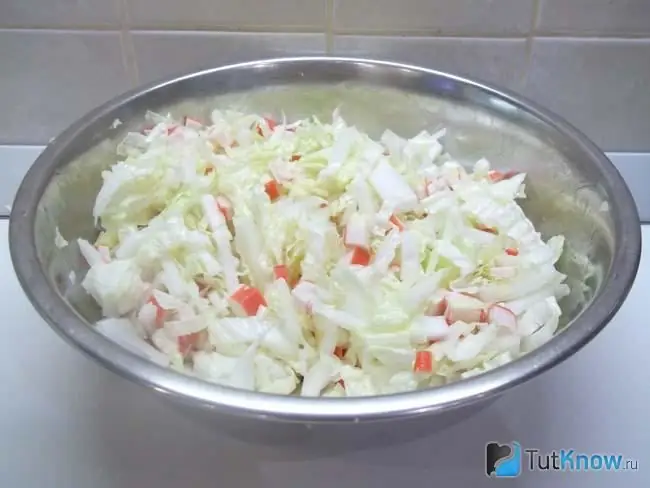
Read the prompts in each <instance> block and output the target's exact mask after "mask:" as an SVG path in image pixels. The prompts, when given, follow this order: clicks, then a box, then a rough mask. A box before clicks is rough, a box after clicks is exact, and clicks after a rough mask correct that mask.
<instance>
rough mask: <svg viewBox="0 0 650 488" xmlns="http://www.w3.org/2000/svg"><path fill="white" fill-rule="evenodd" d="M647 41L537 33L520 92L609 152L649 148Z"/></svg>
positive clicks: (649, 48)
mask: <svg viewBox="0 0 650 488" xmlns="http://www.w3.org/2000/svg"><path fill="white" fill-rule="evenodd" d="M649 80H650V40H640V39H639V40H630V39H628V40H622V39H565V38H557V39H555V38H546V39H544V38H542V39H540V38H536V39H535V41H534V43H533V50H532V62H531V71H530V73H529V74H528V82H527V85H526V87H525V90H524V93H525V94H526V95H528V96H530V97H531V98H532V99H534V100H536V101H538V102H540V103H541V104H542V105H544V106H546V107H547V108H549V109H551V110H553V111H555V112H557V113H558V114H560V115H562V116H564V117H566V118H567V119H568V120H569V121H570V122H572V123H573V124H574V125H575V126H576V127H578V128H579V129H580V130H582V131H583V132H585V133H586V134H587V135H588V136H590V137H591V138H592V139H593V140H594V141H595V142H596V143H597V144H599V145H600V146H601V147H602V148H604V149H605V150H607V151H647V150H648V149H650V137H649V134H650V96H648V81H649Z"/></svg>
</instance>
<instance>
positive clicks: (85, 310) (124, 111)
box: [35, 65, 617, 325]
mask: <svg viewBox="0 0 650 488" xmlns="http://www.w3.org/2000/svg"><path fill="white" fill-rule="evenodd" d="M359 69H363V70H364V71H363V73H364V76H358V73H357V72H355V76H350V75H349V74H347V72H345V71H341V72H339V71H336V70H333V71H331V72H328V73H329V74H328V73H325V74H324V73H322V72H319V73H317V74H314V75H313V76H312V75H310V73H312V71H310V70H309V69H304V67H298V68H296V69H293V70H292V69H287V70H285V71H282V72H281V74H278V72H277V71H272V72H271V74H266V71H265V70H264V69H260V68H259V67H257V68H256V66H255V65H251V66H250V67H249V68H248V69H247V70H244V71H245V72H244V73H243V74H242V73H235V74H232V73H229V72H228V71H227V70H226V71H219V70H216V71H213V72H206V73H203V74H200V75H198V76H191V77H187V78H184V79H181V80H176V81H175V82H173V83H166V84H161V85H159V86H157V87H155V88H154V89H151V90H148V91H144V92H140V93H138V94H133V95H129V96H126V97H124V98H123V99H122V100H118V101H116V102H109V104H107V105H106V106H104V107H102V108H100V109H98V110H97V111H96V112H94V113H91V114H90V115H89V116H88V117H87V118H86V120H85V121H84V123H80V124H77V125H75V126H73V127H72V128H70V129H68V131H66V132H65V133H64V134H62V135H61V136H60V137H59V138H57V139H58V140H57V141H56V142H55V143H54V144H53V145H52V147H51V148H50V149H49V150H50V151H51V154H50V156H53V157H54V158H55V159H56V162H57V163H56V164H55V165H53V167H52V169H51V171H52V174H51V178H50V180H49V183H48V184H46V185H45V186H44V187H43V188H41V189H38V191H39V192H41V197H40V201H39V203H38V207H37V210H36V215H35V242H36V249H37V256H38V260H39V262H40V266H41V267H42V269H43V271H44V272H45V273H46V274H47V276H48V277H49V279H50V280H51V284H52V286H53V287H54V288H56V290H57V291H58V293H59V295H60V296H61V297H62V298H63V299H64V300H65V301H66V302H67V304H68V305H69V307H71V308H72V309H73V310H74V311H75V312H76V313H77V314H78V316H80V317H81V318H82V319H83V320H84V321H86V322H87V323H92V322H94V321H96V320H97V319H98V318H99V317H100V312H99V309H98V307H97V306H96V305H95V303H94V302H93V300H92V299H91V298H90V297H89V296H88V295H86V293H85V292H84V291H83V289H82V288H81V286H80V284H79V283H80V282H81V280H82V278H83V276H84V274H85V272H86V265H85V262H84V260H83V258H82V257H81V255H80V253H79V250H78V247H77V246H76V243H75V242H74V239H75V238H77V237H83V238H87V239H92V238H93V237H94V236H95V235H96V233H97V230H96V229H95V226H94V221H93V218H92V214H91V211H92V207H93V203H94V199H95V196H96V194H97V192H98V190H99V187H100V184H101V172H102V170H104V169H106V168H108V167H109V166H110V165H111V164H112V163H114V162H115V161H116V155H115V148H116V146H117V144H118V143H119V142H120V140H121V139H122V137H123V136H124V134H125V133H126V132H127V131H129V130H138V129H140V128H141V127H142V126H143V125H145V122H144V113H145V112H146V110H148V109H149V110H154V111H157V112H171V113H172V114H174V115H176V116H179V117H180V116H183V115H190V116H193V117H197V118H207V117H208V116H209V113H210V111H211V110H212V109H214V108H217V107H219V108H237V109H240V110H244V111H252V112H257V113H263V114H270V115H274V116H276V117H281V116H283V115H284V116H286V117H287V119H288V120H294V119H297V118H302V117H306V116H311V115H316V116H318V117H320V118H322V119H324V120H327V119H328V118H329V117H331V113H332V111H333V110H334V109H336V108H339V109H340V111H341V113H342V115H343V117H344V118H345V119H346V121H348V122H349V123H351V124H355V125H356V126H358V127H359V128H360V129H361V130H364V131H367V132H368V133H370V135H371V136H374V137H379V135H380V134H381V132H382V131H383V130H384V129H386V128H390V129H391V130H393V131H395V132H396V133H398V134H400V135H403V136H413V135H415V134H416V133H417V132H419V131H421V130H425V129H426V130H434V129H438V128H442V127H445V128H446V129H447V135H446V136H445V140H444V142H445V146H446V149H447V151H448V152H450V153H451V154H452V156H454V157H455V158H456V159H457V160H459V161H461V162H463V163H466V164H467V165H472V164H473V163H474V162H475V161H476V160H478V159H479V158H481V157H485V158H487V159H489V160H490V162H491V163H492V165H493V166H494V167H496V168H503V169H514V170H518V171H525V172H526V173H528V179H527V186H526V192H527V195H528V198H527V199H526V200H525V201H524V202H523V206H524V210H525V212H526V214H527V215H528V216H529V218H530V219H531V220H532V221H533V222H534V224H535V225H536V227H537V229H538V230H539V231H540V232H541V233H542V235H543V236H544V238H549V237H551V236H553V235H556V234H563V235H564V236H565V237H566V248H565V252H564V255H563V256H562V258H561V260H560V262H559V267H560V269H561V271H562V272H563V273H565V274H566V275H567V276H568V279H567V280H568V284H569V286H570V287H571V294H570V295H569V296H568V297H566V298H565V299H563V301H562V303H561V306H562V309H563V313H564V314H563V324H564V325H566V324H568V323H570V322H571V321H572V320H573V319H575V318H576V317H577V316H578V315H579V314H580V313H581V312H582V311H583V310H584V309H585V308H586V307H587V306H588V305H589V303H590V301H591V300H592V299H593V298H594V297H595V296H597V295H598V293H599V292H600V290H601V287H602V285H603V282H604V279H605V276H606V275H607V273H608V272H609V269H610V267H611V264H612V259H613V254H614V250H615V247H616V245H617V231H616V222H615V221H614V219H613V215H616V210H617V207H616V205H617V202H616V201H615V200H614V199H613V195H611V194H608V190H607V188H606V186H605V185H603V184H602V182H603V181H604V178H605V177H606V174H605V173H604V170H603V169H602V168H601V167H599V166H598V165H594V164H593V163H592V161H590V160H589V157H586V155H585V149H584V147H583V146H581V145H580V144H577V143H576V142H575V140H574V139H572V138H571V137H569V136H567V135H566V133H565V132H562V131H560V130H558V129H557V127H556V126H555V125H553V123H551V122H549V120H548V119H547V118H546V115H545V114H544V113H543V112H536V109H535V108H534V107H532V108H531V107H530V106H526V107H524V106H523V105H522V104H520V102H518V101H517V100H515V99H513V98H510V97H509V96H508V95H505V94H502V93H500V92H496V91H491V90H489V89H485V88H484V87H482V86H481V85H478V84H473V83H471V82H466V81H463V80H460V79H456V78H454V77H451V76H445V75H429V76H427V77H426V78H425V79H422V78H421V77H420V76H417V77H416V76H414V75H413V74H412V73H410V72H409V70H408V69H406V68H396V67H391V68H390V69H389V68H387V67H382V66H379V67H378V66H372V65H370V67H365V68H364V67H361V68H359ZM400 70H402V71H403V72H400ZM244 75H246V76H244ZM330 78H331V79H330ZM348 78H349V79H348ZM353 78H354V80H353ZM116 119H118V120H119V121H120V122H121V124H120V125H119V126H117V127H115V126H114V124H113V121H114V120H116ZM569 129H570V130H572V129H571V128H569ZM37 165H38V162H37ZM57 228H58V229H59V231H60V233H61V234H62V235H63V236H64V237H65V238H66V239H68V240H69V241H70V243H71V245H70V246H67V247H65V248H63V249H58V248H57V247H56V246H55V244H54V242H55V232H56V229H57ZM71 272H72V273H73V275H71ZM71 278H73V279H71Z"/></svg>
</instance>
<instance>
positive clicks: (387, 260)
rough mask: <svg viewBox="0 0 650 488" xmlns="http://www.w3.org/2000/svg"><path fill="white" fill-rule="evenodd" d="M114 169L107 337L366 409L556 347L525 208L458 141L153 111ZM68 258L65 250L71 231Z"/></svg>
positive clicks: (105, 227) (178, 365)
mask: <svg viewBox="0 0 650 488" xmlns="http://www.w3.org/2000/svg"><path fill="white" fill-rule="evenodd" d="M146 118H147V120H148V121H149V122H150V125H149V126H148V127H147V128H146V129H143V131H142V132H140V133H129V134H128V135H127V136H126V137H125V138H124V140H123V141H122V142H121V143H120V145H119V146H118V148H117V151H118V155H119V156H120V160H119V161H118V162H116V163H115V164H114V165H113V166H112V167H111V168H110V169H108V170H106V171H105V172H104V173H103V175H102V176H103V185H102V187H101V190H100V192H99V194H98V195H97V198H96V201H95V206H94V217H95V219H96V221H97V224H98V226H99V227H100V229H101V232H100V235H99V237H98V238H97V240H96V241H95V242H94V243H93V244H91V243H90V242H87V241H85V240H83V239H79V240H77V244H78V246H79V250H80V252H81V253H82V255H83V256H84V257H85V259H86V261H87V262H88V265H89V267H90V269H89V271H88V273H87V275H86V277H85V279H84V280H83V286H84V288H85V289H86V290H87V291H88V293H90V294H91V295H92V296H93V297H94V299H95V300H96V301H97V303H98V304H99V305H100V306H101V309H102V312H103V314H104V316H105V317H106V318H105V319H103V320H101V321H100V322H99V323H98V324H97V329H98V330H99V332H101V333H103V334H105V335H106V336H107V337H109V338H111V339H113V340H114V341H116V342H117V343H119V344H120V345H122V346H123V347H125V348H127V349H129V350H130V351H132V352H134V353H136V354H140V355H142V356H144V357H146V358H149V359H150V360H152V361H154V362H156V363H158V364H160V365H162V366H168V367H172V368H175V369H177V370H179V371H183V372H186V373H188V374H192V375H195V376H197V377H200V378H203V379H205V380H207V381H213V382H217V383H220V384H224V385H227V386H231V387H235V388H243V389H249V390H255V391H261V392H268V393H276V394H299V395H304V396H331V397H344V396H359V395H376V394H384V393H397V392H403V391H410V390H414V389H417V388H425V387H431V386H438V385H441V384H444V383H447V382H450V381H455V380H459V379H462V378H467V377H470V376H474V375H476V374H481V373H483V372H485V371H487V370H490V369H492V368H495V367H498V366H500V365H502V364H505V363H507V362H509V361H512V360H513V359H515V358H517V357H518V356H520V355H521V354H524V353H525V352H527V351H530V350H532V349H534V348H536V347H539V346H540V345H541V344H543V343H545V342H546V341H548V340H549V339H550V338H551V337H552V336H553V334H555V332H556V331H557V328H558V321H559V317H560V314H561V310H560V308H559V306H558V302H557V300H558V299H560V298H561V297H563V296H564V295H566V294H567V293H568V287H567V285H566V284H564V281H565V278H566V277H565V276H564V275H562V274H561V273H560V272H558V271H557V269H556V268H555V263H556V262H557V260H558V259H559V257H560V254H561V253H562V248H563V244H564V239H563V237H562V236H555V237H553V238H551V239H549V240H548V241H547V242H544V241H543V240H542V238H541V237H540V234H539V233H538V232H537V231H536V230H535V228H534V226H533V224H532V223H531V222H530V221H529V220H528V219H527V218H526V216H525V215H524V213H523V211H522V210H521V208H520V207H519V205H518V204H517V199H520V198H525V185H524V179H525V175H524V174H515V173H502V172H499V171H495V170H492V169H491V166H490V163H489V162H488V161H487V160H485V159H480V160H479V161H477V162H476V164H475V166H474V168H473V171H468V169H466V168H464V167H463V166H461V165H460V164H459V163H457V162H455V161H454V159H453V157H452V156H451V155H450V154H448V153H446V152H445V150H444V144H443V139H444V136H445V131H444V130H443V131H440V132H437V133H428V132H421V133H420V134H418V135H416V136H415V137H413V138H411V139H403V138H401V137H399V136H398V135H396V134H395V133H393V132H391V131H389V130H387V131H386V132H385V133H384V134H383V135H382V137H381V138H380V140H379V141H375V140H372V139H371V138H370V137H369V136H368V135H366V134H364V133H363V132H361V131H359V130H358V129H357V128H356V127H354V126H350V125H348V124H346V122H345V121H344V120H343V119H342V118H341V117H340V115H339V114H338V113H336V112H335V113H334V115H333V118H332V121H331V122H330V123H324V122H321V121H319V120H317V119H316V118H309V119H305V120H299V121H297V122H294V123H291V124H289V123H286V122H282V123H279V122H277V121H274V120H272V119H270V118H266V117H262V116H259V115H256V114H245V113H239V112H236V111H231V110H225V111H220V110H215V111H214V112H212V115H211V120H210V121H199V120H195V119H192V118H190V117H186V118H185V119H184V120H182V121H179V120H174V119H173V118H172V117H170V116H165V115H159V114H154V113H148V114H147V116H146ZM56 237H57V245H58V246H63V245H66V244H67V242H66V241H64V240H63V238H62V237H61V236H60V234H58V232H57V236H56Z"/></svg>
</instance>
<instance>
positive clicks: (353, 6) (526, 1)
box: [334, 0, 533, 35]
mask: <svg viewBox="0 0 650 488" xmlns="http://www.w3.org/2000/svg"><path fill="white" fill-rule="evenodd" d="M532 22H533V0H454V1H448V0H402V1H399V2H398V1H395V0H334V29H335V30H338V31H345V32H346V33H357V32H372V31H375V32H376V31H382V32H422V31H425V32H427V33H428V34H461V35H462V34H470V33H471V34H472V35H482V34H497V35H498V34H521V33H528V32H529V31H530V27H531V26H532Z"/></svg>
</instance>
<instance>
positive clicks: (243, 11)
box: [126, 0, 327, 30]
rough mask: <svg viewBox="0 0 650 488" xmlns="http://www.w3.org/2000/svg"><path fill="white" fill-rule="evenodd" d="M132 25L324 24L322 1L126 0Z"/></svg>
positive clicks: (322, 27)
mask: <svg viewBox="0 0 650 488" xmlns="http://www.w3.org/2000/svg"><path fill="white" fill-rule="evenodd" d="M126 1H127V4H128V6H129V16H130V19H131V24H132V25H133V26H134V27H168V28H186V29H191V28H197V27H214V26H219V27H224V26H230V27H235V28H238V29H239V28H244V27H246V28H250V27H274V28H278V27H294V28H295V27H303V28H304V27H311V28H320V29H321V30H322V29H324V27H325V19H326V5H327V1H326V0H273V1H260V0H219V1H214V0H184V1H177V0H126Z"/></svg>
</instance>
